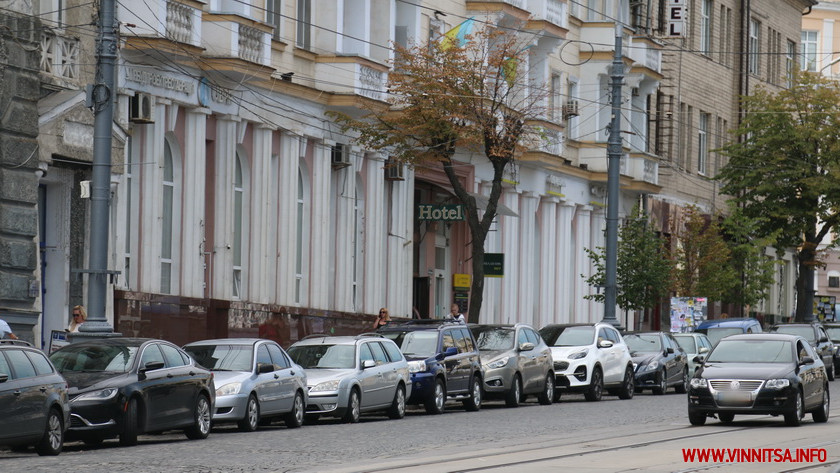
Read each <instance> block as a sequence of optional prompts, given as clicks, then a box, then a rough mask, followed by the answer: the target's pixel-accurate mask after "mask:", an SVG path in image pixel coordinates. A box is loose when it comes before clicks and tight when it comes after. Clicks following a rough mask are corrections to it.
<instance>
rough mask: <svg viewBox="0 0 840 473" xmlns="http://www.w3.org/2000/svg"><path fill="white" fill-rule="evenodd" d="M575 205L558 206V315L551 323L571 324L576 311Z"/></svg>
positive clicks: (556, 299)
mask: <svg viewBox="0 0 840 473" xmlns="http://www.w3.org/2000/svg"><path fill="white" fill-rule="evenodd" d="M574 216H575V205H574V204H570V203H562V204H559V205H558V206H557V233H556V237H557V265H556V268H557V291H556V292H555V294H554V307H555V308H556V309H555V310H556V313H555V314H554V316H553V317H554V319H553V320H551V323H570V322H572V320H574V317H572V314H573V313H574V311H575V308H576V307H575V279H576V277H577V275H576V274H575V264H574V263H575V253H574V248H575V233H574V227H573V225H572V222H573V221H574Z"/></svg>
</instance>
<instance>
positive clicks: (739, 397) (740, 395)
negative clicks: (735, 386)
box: [717, 391, 752, 404]
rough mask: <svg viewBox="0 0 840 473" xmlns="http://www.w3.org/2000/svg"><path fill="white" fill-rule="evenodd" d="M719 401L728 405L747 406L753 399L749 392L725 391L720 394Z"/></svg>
mask: <svg viewBox="0 0 840 473" xmlns="http://www.w3.org/2000/svg"><path fill="white" fill-rule="evenodd" d="M717 400H718V401H719V402H723V403H727V404H747V403H749V402H751V401H752V397H751V396H750V392H748V391H724V392H720V393H718V395H717Z"/></svg>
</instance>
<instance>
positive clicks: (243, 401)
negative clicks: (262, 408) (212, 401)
mask: <svg viewBox="0 0 840 473" xmlns="http://www.w3.org/2000/svg"><path fill="white" fill-rule="evenodd" d="M248 396H249V394H248V393H240V394H233V395H230V396H216V409H215V410H214V411H213V422H234V421H238V420H241V419H244V418H245V414H246V408H247V405H248Z"/></svg>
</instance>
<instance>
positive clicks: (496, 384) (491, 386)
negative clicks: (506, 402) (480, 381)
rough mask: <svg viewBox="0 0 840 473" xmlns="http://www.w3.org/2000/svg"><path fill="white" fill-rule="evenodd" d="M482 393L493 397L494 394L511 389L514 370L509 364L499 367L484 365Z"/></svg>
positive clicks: (503, 392)
mask: <svg viewBox="0 0 840 473" xmlns="http://www.w3.org/2000/svg"><path fill="white" fill-rule="evenodd" d="M484 369H485V373H484V393H485V394H487V395H489V396H491V397H493V395H494V394H496V395H498V394H505V393H507V392H508V391H509V390H510V389H511V382H512V380H513V376H514V375H515V373H516V370H514V369H513V368H511V367H510V366H507V365H505V366H503V367H501V368H488V367H487V366H485V367H484Z"/></svg>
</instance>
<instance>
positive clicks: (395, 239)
mask: <svg viewBox="0 0 840 473" xmlns="http://www.w3.org/2000/svg"><path fill="white" fill-rule="evenodd" d="M405 171H406V174H405V181H391V182H390V184H386V186H385V187H386V190H385V192H386V194H388V195H386V197H385V198H386V200H388V201H389V202H390V210H389V211H388V213H386V215H385V219H386V220H385V226H386V230H387V232H388V261H387V263H386V269H385V271H386V273H385V298H386V304H385V305H386V306H387V307H388V308H389V309H390V310H391V315H392V316H393V315H397V316H403V317H412V316H413V313H412V310H413V307H412V300H413V299H412V291H413V289H414V287H413V285H412V283H413V280H412V275H413V271H412V266H413V260H412V251H413V249H414V245H413V238H414V226H413V217H414V192H413V190H414V185H413V182H414V171H413V170H412V169H410V168H408V167H407V168H406V170H405Z"/></svg>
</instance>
